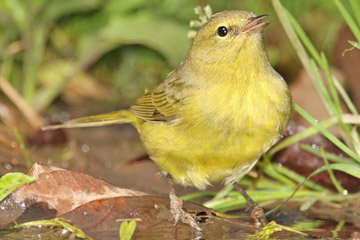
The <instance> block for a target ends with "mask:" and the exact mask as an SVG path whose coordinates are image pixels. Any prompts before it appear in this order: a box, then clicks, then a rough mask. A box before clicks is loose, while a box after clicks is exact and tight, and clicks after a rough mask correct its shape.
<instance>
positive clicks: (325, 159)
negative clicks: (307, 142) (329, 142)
mask: <svg viewBox="0 0 360 240" xmlns="http://www.w3.org/2000/svg"><path fill="white" fill-rule="evenodd" d="M320 151H321V156H322V158H323V160H324V163H325V166H329V161H328V159H327V157H326V155H325V151H324V148H323V147H321V148H320ZM328 173H329V176H330V179H331V182H332V183H333V184H334V186H335V188H336V190H337V191H338V192H339V193H340V194H344V189H343V187H342V186H341V185H340V183H339V181H338V180H337V179H336V177H335V175H334V172H333V171H332V170H331V169H329V170H328Z"/></svg>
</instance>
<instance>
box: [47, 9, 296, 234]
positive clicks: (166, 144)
mask: <svg viewBox="0 0 360 240" xmlns="http://www.w3.org/2000/svg"><path fill="white" fill-rule="evenodd" d="M267 17H268V15H267V14H264V15H255V14H254V13H252V12H248V11H222V12H219V13H216V14H214V15H213V16H212V17H211V18H210V19H209V20H208V21H207V22H206V23H205V24H204V25H203V26H202V27H201V28H200V29H199V30H198V32H197V34H196V36H195V38H194V40H193V42H192V45H191V47H190V49H189V50H188V52H187V55H186V57H185V59H184V61H183V62H182V63H181V64H180V65H179V66H178V67H177V68H176V69H175V70H174V71H172V72H171V73H169V75H168V76H167V78H166V79H165V80H164V81H163V82H162V83H161V84H159V85H158V86H156V87H154V88H153V89H151V90H149V91H147V92H146V93H145V94H144V95H143V96H141V97H140V98H138V99H137V100H136V102H135V103H134V104H133V105H132V106H130V107H129V108H128V109H122V110H118V111H115V112H112V113H106V114H100V115H95V116H89V117H81V118H77V119H74V120H70V121H68V122H65V123H63V124H61V125H49V126H45V127H44V128H43V130H51V129H57V128H74V127H94V126H104V125H110V124H124V123H129V124H131V125H133V126H134V127H135V128H136V130H137V131H138V133H139V135H140V138H141V141H142V143H143V145H144V147H145V149H146V151H147V153H148V154H149V156H150V158H151V159H152V160H153V161H154V162H155V164H156V165H158V166H159V168H160V169H161V171H162V172H163V173H164V174H165V175H167V176H171V178H170V179H172V180H173V181H175V183H177V184H181V185H184V186H194V187H195V188H197V189H199V190H205V189H206V188H207V187H208V186H210V185H211V184H212V183H216V182H220V183H224V184H234V186H235V188H236V189H237V190H239V191H240V192H241V193H242V194H243V195H244V197H245V198H246V199H247V200H248V202H249V203H250V205H251V206H252V216H253V217H254V219H255V224H256V225H257V226H264V225H265V224H266V218H265V217H264V213H263V211H262V209H261V208H260V207H259V205H258V204H257V203H256V202H254V201H253V200H252V199H251V198H250V197H249V196H248V195H247V194H246V192H245V190H244V189H242V188H241V187H240V185H239V184H237V181H238V180H239V179H241V177H243V176H244V175H245V174H247V173H248V172H249V171H250V170H251V169H252V168H253V167H254V165H255V164H256V162H257V161H258V160H259V158H260V157H261V156H262V155H263V154H264V153H265V152H266V151H267V150H268V149H269V148H270V147H271V146H273V145H274V144H275V143H276V142H277V141H278V140H279V139H280V138H281V137H282V134H283V133H284V132H285V130H286V128H287V126H288V123H289V119H290V116H291V111H292V110H291V95H290V92H289V89H288V86H287V83H286V82H285V80H284V79H283V77H282V76H281V75H280V74H279V73H277V72H276V71H275V70H274V68H273V67H272V66H271V64H270V62H269V59H268V55H267V52H266V50H265V47H264V42H263V29H264V28H265V27H266V26H267V25H268V24H269V22H264V21H263V20H264V19H265V18H267ZM172 180H170V183H172ZM169 196H170V206H171V212H172V215H173V217H174V220H175V223H177V222H178V221H179V220H181V222H183V223H185V224H188V225H190V226H191V227H193V228H194V229H196V230H198V231H201V228H200V226H199V224H198V223H197V222H196V219H195V218H194V217H193V216H191V215H190V214H189V213H187V212H186V211H184V210H183V209H182V201H181V200H180V199H179V198H178V197H177V196H176V194H175V191H174V190H173V188H172V190H171V191H170V194H169Z"/></svg>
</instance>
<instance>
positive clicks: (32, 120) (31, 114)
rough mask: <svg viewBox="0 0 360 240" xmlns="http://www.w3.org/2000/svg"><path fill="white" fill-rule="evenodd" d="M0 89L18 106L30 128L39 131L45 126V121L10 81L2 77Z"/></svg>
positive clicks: (0, 78)
mask: <svg viewBox="0 0 360 240" xmlns="http://www.w3.org/2000/svg"><path fill="white" fill-rule="evenodd" d="M0 89H1V90H2V91H3V92H4V94H5V95H6V96H7V97H8V98H9V99H10V100H11V101H12V102H13V103H14V104H15V105H16V107H17V108H18V109H19V111H20V112H21V113H22V114H23V116H24V117H25V118H26V119H27V121H28V122H29V124H30V126H31V127H32V128H34V129H39V128H40V127H42V126H43V125H44V119H43V118H42V117H41V116H39V115H38V114H37V113H36V112H35V111H34V110H33V109H32V108H31V107H30V106H29V105H28V104H27V102H26V101H25V100H24V99H23V97H22V96H21V95H20V94H19V93H18V91H17V90H16V89H15V88H14V87H13V86H12V85H11V84H10V83H9V81H8V80H7V79H5V78H3V77H1V76H0Z"/></svg>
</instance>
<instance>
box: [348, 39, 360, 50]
mask: <svg viewBox="0 0 360 240" xmlns="http://www.w3.org/2000/svg"><path fill="white" fill-rule="evenodd" d="M349 43H350V44H351V45H353V46H354V47H356V48H357V49H360V43H358V42H354V41H351V40H349Z"/></svg>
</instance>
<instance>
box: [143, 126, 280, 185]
mask: <svg viewBox="0 0 360 240" xmlns="http://www.w3.org/2000/svg"><path fill="white" fill-rule="evenodd" d="M270 129H271V130H270V131H269V130H268V129H258V130H257V131H256V132H253V133H252V134H251V135H247V134H244V133H240V132H233V133H226V134H224V133H221V132H219V131H217V130H216V129H209V128H208V127H206V128H202V127H200V126H197V127H194V128H190V129H189V128H188V126H184V125H181V124H180V125H168V124H164V123H153V122H145V123H143V125H142V128H141V136H142V141H143V143H144V146H145V148H146V149H147V151H148V153H149V155H150V157H151V158H152V159H153V160H154V161H155V163H156V164H157V165H158V166H159V167H160V168H161V169H162V171H164V172H166V173H169V174H170V175H171V176H172V177H173V179H174V180H175V181H176V182H178V183H180V184H183V185H191V186H195V187H196V188H198V189H205V188H206V186H207V185H210V184H211V183H212V182H224V181H225V182H226V183H231V182H233V181H235V180H237V179H239V178H241V177H242V176H243V175H244V174H246V173H247V172H248V171H249V170H250V169H251V168H252V167H253V166H254V164H255V163H256V161H257V160H258V159H259V157H260V156H261V155H262V154H263V153H264V152H265V151H267V150H268V149H269V148H270V147H271V145H272V144H273V143H275V142H276V141H277V140H278V138H279V134H278V133H277V132H276V126H274V127H272V128H270Z"/></svg>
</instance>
